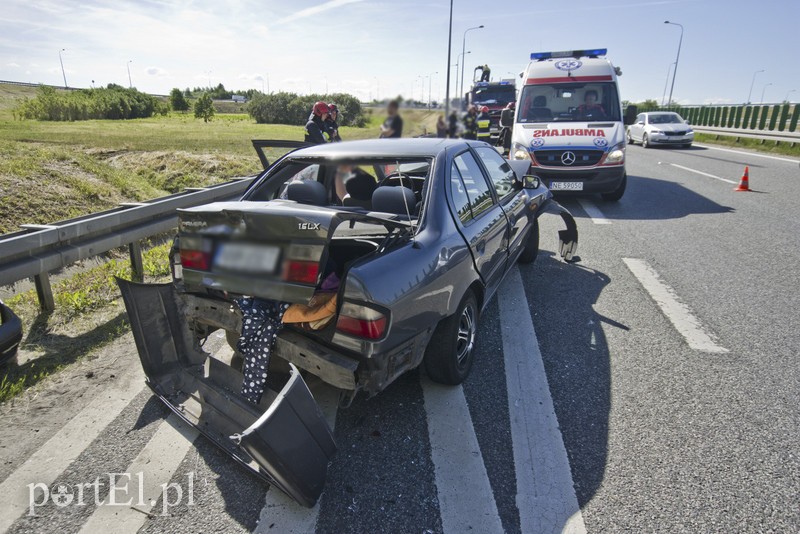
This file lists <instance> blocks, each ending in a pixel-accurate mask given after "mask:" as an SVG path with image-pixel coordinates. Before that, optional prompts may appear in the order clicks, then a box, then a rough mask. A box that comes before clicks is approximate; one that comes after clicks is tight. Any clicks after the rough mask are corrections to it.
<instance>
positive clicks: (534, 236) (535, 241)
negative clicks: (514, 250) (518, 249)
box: [517, 219, 539, 265]
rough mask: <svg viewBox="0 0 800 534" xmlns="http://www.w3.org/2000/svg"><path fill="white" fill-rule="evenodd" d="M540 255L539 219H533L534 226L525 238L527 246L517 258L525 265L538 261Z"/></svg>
mask: <svg viewBox="0 0 800 534" xmlns="http://www.w3.org/2000/svg"><path fill="white" fill-rule="evenodd" d="M538 255H539V220H538V219H534V220H533V228H531V233H530V234H528V238H527V239H526V240H525V248H523V249H522V254H520V255H519V259H518V260H517V261H518V262H520V263H521V264H523V265H527V264H529V263H533V262H534V261H536V256H538Z"/></svg>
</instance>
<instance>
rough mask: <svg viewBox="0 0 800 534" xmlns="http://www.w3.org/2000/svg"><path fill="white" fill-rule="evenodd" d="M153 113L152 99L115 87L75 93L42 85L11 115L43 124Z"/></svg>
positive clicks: (124, 117)
mask: <svg viewBox="0 0 800 534" xmlns="http://www.w3.org/2000/svg"><path fill="white" fill-rule="evenodd" d="M156 110H159V111H160V109H159V102H158V100H157V99H156V98H155V97H152V96H150V95H148V94H145V93H140V92H139V91H137V90H136V89H125V88H124V87H120V86H118V85H113V84H109V86H108V87H106V88H99V89H81V90H78V91H56V90H55V89H54V88H53V87H48V86H44V85H43V86H40V87H39V91H38V94H37V95H36V97H35V98H32V99H29V98H26V99H24V100H23V101H22V102H21V103H20V104H19V105H18V106H17V107H16V108H15V109H14V115H15V116H16V117H19V118H20V119H36V120H42V121H80V120H90V119H112V120H113V119H140V118H145V117H151V116H152V115H153V113H154V112H156Z"/></svg>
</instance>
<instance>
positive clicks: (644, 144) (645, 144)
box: [642, 134, 653, 148]
mask: <svg viewBox="0 0 800 534" xmlns="http://www.w3.org/2000/svg"><path fill="white" fill-rule="evenodd" d="M652 146H653V145H651V144H650V139H649V138H648V137H647V134H642V148H651V147H652Z"/></svg>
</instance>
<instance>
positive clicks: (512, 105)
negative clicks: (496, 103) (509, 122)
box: [506, 100, 517, 109]
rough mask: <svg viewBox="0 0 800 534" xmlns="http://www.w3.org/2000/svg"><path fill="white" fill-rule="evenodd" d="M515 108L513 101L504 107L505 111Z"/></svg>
mask: <svg viewBox="0 0 800 534" xmlns="http://www.w3.org/2000/svg"><path fill="white" fill-rule="evenodd" d="M516 107H517V103H516V102H514V101H513V100H512V101H511V102H509V103H508V104H507V105H506V109H514V108H516Z"/></svg>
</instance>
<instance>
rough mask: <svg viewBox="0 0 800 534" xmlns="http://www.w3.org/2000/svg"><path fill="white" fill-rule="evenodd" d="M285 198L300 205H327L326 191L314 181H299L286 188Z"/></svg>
mask: <svg viewBox="0 0 800 534" xmlns="http://www.w3.org/2000/svg"><path fill="white" fill-rule="evenodd" d="M286 198H288V199H289V200H294V201H295V202H299V203H300V204H311V205H312V206H325V205H326V204H327V203H328V191H327V190H326V189H325V186H324V185H323V184H321V183H319V182H318V181H316V180H301V181H299V182H290V183H289V185H288V186H286Z"/></svg>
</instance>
